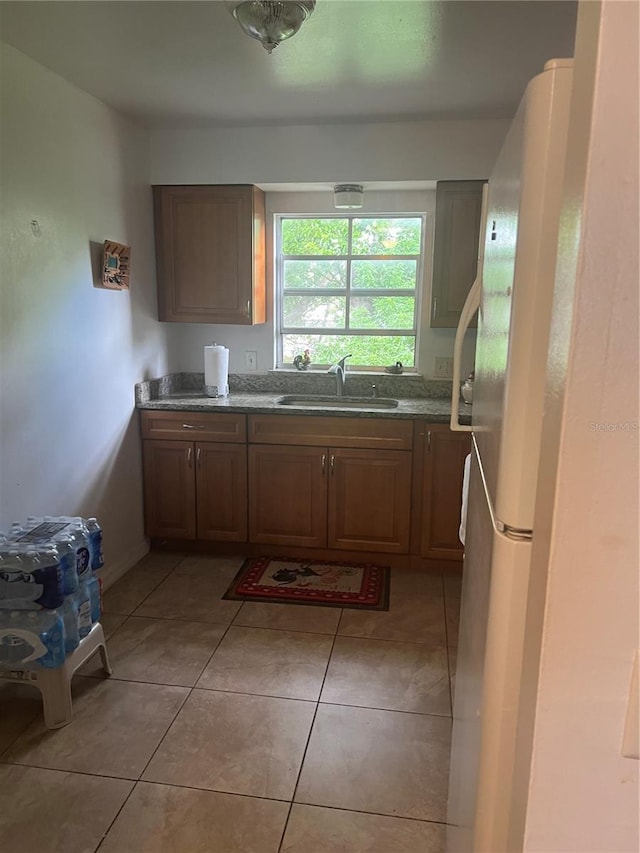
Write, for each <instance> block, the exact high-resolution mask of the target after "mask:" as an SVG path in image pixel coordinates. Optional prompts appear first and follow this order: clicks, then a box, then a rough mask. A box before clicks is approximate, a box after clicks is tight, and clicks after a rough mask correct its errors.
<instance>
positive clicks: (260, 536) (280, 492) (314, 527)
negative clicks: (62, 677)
mask: <svg viewBox="0 0 640 853" xmlns="http://www.w3.org/2000/svg"><path fill="white" fill-rule="evenodd" d="M326 466H327V451H326V450H323V449H322V448H319V447H292V446H290V445H286V446H280V445H272V444H251V445H249V540H250V541H251V542H257V543H265V544H271V545H296V546H300V547H306V548H324V547H326V544H327V487H326Z"/></svg>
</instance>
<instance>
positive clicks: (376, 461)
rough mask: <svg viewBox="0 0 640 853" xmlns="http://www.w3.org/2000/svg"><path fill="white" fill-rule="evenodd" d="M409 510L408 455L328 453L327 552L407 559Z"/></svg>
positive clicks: (370, 452) (402, 453)
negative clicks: (339, 550)
mask: <svg viewBox="0 0 640 853" xmlns="http://www.w3.org/2000/svg"><path fill="white" fill-rule="evenodd" d="M410 510H411V453H410V452H408V451H406V452H405V451H400V450H345V449H333V448H332V449H331V450H330V451H329V528H328V544H329V547H330V548H345V549H348V550H352V551H379V552H382V553H393V554H406V553H407V552H408V550H409V528H410V521H409V518H410Z"/></svg>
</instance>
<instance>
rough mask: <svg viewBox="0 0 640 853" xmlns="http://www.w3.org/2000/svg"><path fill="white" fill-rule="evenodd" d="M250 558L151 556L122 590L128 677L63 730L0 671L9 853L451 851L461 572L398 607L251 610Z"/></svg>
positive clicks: (115, 656)
mask: <svg viewBox="0 0 640 853" xmlns="http://www.w3.org/2000/svg"><path fill="white" fill-rule="evenodd" d="M241 563H242V558H229V557H225V558H213V557H201V556H199V557H193V556H188V557H187V556H183V555H180V554H167V553H155V552H154V553H152V554H150V555H148V556H147V557H145V559H144V560H142V561H141V562H140V563H139V564H138V565H137V566H136V567H135V568H134V569H132V570H131V571H130V572H129V573H128V574H127V575H126V576H125V577H124V578H122V579H121V580H120V581H118V583H117V584H115V586H114V587H112V588H111V589H110V590H108V592H107V593H106V594H105V596H104V609H105V613H104V619H103V624H104V628H105V632H106V633H107V635H108V637H109V639H108V647H109V652H110V655H111V659H112V664H113V667H114V674H113V676H112V677H111V678H110V679H106V678H105V677H104V674H103V673H102V671H101V670H100V667H99V664H98V662H97V661H90V662H89V663H88V664H87V665H85V667H84V668H83V669H82V671H81V673H80V674H78V675H77V676H76V677H75V678H74V684H73V693H74V719H73V722H72V723H71V724H70V725H69V726H67V727H65V728H64V729H60V730H58V731H47V730H46V729H45V727H44V724H43V721H42V714H41V709H40V703H39V699H38V695H37V693H36V692H35V691H34V690H32V689H31V688H29V687H28V686H26V685H13V684H6V685H0V850H2V851H3V853H94V851H100V853H169V851H172V853H344V851H349V853H364V851H367V853H442V851H444V846H445V827H444V820H445V814H446V796H447V773H448V756H449V743H450V735H451V690H452V678H451V676H453V675H454V673H455V669H454V667H455V652H456V645H457V617H458V610H459V603H460V585H459V582H457V581H456V579H455V578H450V577H445V578H442V577H440V576H439V575H438V576H435V575H426V574H422V573H420V572H408V571H407V572H395V573H393V574H392V580H391V607H390V610H389V612H388V613H381V612H364V611H354V610H344V611H341V610H339V609H336V608H324V607H305V606H297V605H281V604H240V603H238V602H230V601H222V600H221V595H222V594H223V593H224V591H225V590H226V588H227V586H228V585H229V583H230V582H231V579H232V578H233V576H234V575H235V573H236V572H237V570H238V568H239V567H240V565H241Z"/></svg>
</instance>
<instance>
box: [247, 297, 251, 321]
mask: <svg viewBox="0 0 640 853" xmlns="http://www.w3.org/2000/svg"><path fill="white" fill-rule="evenodd" d="M247 317H249V318H250V317H251V300H250V299H247Z"/></svg>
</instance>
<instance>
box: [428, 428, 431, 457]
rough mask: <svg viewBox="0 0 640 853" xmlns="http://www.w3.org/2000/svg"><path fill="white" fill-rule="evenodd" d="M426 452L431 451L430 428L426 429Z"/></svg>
mask: <svg viewBox="0 0 640 853" xmlns="http://www.w3.org/2000/svg"><path fill="white" fill-rule="evenodd" d="M427 452H428V453H431V430H428V431H427Z"/></svg>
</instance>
